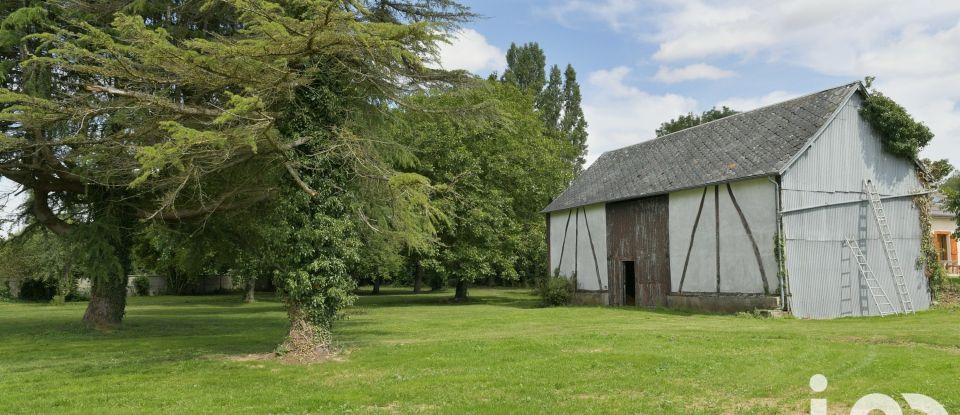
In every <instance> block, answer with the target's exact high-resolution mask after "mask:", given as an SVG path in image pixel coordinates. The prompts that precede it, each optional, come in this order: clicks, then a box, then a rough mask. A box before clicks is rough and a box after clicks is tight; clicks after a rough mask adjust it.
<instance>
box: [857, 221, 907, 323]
mask: <svg viewBox="0 0 960 415" xmlns="http://www.w3.org/2000/svg"><path fill="white" fill-rule="evenodd" d="M846 243H847V246H849V247H850V252H853V257H854V258H856V260H857V267H859V268H860V275H863V279H864V281H866V282H867V287H868V288H869V289H870V296H871V297H873V302H874V304H876V305H877V311H879V312H880V317H886V316H887V315H888V314H898V312H897V309H896V308H895V307H894V306H893V304H891V303H890V298H889V297H887V293H886V292H885V291H883V287H881V286H880V283H879V282H877V277H876V276H875V275H874V274H873V270H871V269H870V265H869V264H867V257H866V256H864V255H863V251H861V250H860V244H858V243H857V241H853V240H850V239H849V238H848V239H847V240H846ZM884 307H887V309H888V311H884Z"/></svg>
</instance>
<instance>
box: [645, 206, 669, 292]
mask: <svg viewBox="0 0 960 415" xmlns="http://www.w3.org/2000/svg"><path fill="white" fill-rule="evenodd" d="M668 200H669V199H668V197H667V196H666V195H663V196H656V197H648V198H646V199H641V201H642V203H640V206H639V207H638V210H639V215H638V216H637V236H638V238H639V239H640V243H639V244H638V246H639V249H640V255H639V259H638V261H637V280H638V281H637V291H639V293H638V295H637V303H638V304H637V305H639V306H642V307H657V306H665V305H667V294H669V293H670V242H669V234H668V231H669V226H668V225H669V222H668V215H669V209H668V205H667V201H668Z"/></svg>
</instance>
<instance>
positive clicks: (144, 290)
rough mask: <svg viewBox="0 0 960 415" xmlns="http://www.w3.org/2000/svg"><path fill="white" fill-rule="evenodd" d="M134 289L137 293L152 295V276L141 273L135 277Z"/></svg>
mask: <svg viewBox="0 0 960 415" xmlns="http://www.w3.org/2000/svg"><path fill="white" fill-rule="evenodd" d="M133 291H134V292H136V293H137V295H141V296H148V295H150V278H148V277H147V276H145V275H140V276H138V277H136V278H134V279H133Z"/></svg>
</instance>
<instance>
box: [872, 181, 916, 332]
mask: <svg viewBox="0 0 960 415" xmlns="http://www.w3.org/2000/svg"><path fill="white" fill-rule="evenodd" d="M863 186H864V189H865V190H866V192H867V196H868V197H869V198H870V206H871V207H872V208H873V216H874V217H875V218H877V226H878V227H879V228H880V240H881V241H882V242H883V251H884V253H886V255H887V263H889V264H890V271H891V272H893V282H894V285H895V286H896V290H897V297H898V298H899V299H900V305H901V306H902V308H903V313H904V314H907V313H915V312H916V311H915V310H914V308H913V300H912V299H911V298H910V290H909V289H908V288H907V282H906V280H905V279H904V277H903V268H902V267H901V266H900V257H899V256H898V255H897V248H896V245H894V242H893V235H892V234H891V232H890V224H889V223H887V214H886V213H885V212H884V210H883V203H881V202H880V193H878V192H877V188H876V187H874V186H873V182H871V181H870V180H864V181H863Z"/></svg>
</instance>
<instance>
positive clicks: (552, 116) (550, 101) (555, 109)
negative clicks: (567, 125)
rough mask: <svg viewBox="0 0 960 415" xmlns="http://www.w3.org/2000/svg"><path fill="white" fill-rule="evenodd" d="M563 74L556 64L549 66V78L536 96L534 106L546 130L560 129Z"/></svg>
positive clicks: (562, 104) (562, 102) (562, 103)
mask: <svg viewBox="0 0 960 415" xmlns="http://www.w3.org/2000/svg"><path fill="white" fill-rule="evenodd" d="M563 86H564V84H563V75H562V74H561V73H560V68H559V67H557V65H553V66H551V67H550V80H549V81H548V82H547V86H546V88H544V89H543V92H541V93H540V95H539V96H538V97H537V102H536V106H537V109H539V111H540V118H541V119H543V125H544V127H545V128H546V130H547V131H560V128H561V125H560V116H561V115H562V114H563V106H564V96H563V93H564V90H563Z"/></svg>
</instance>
